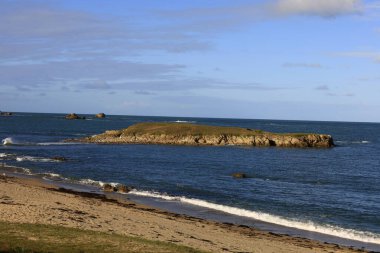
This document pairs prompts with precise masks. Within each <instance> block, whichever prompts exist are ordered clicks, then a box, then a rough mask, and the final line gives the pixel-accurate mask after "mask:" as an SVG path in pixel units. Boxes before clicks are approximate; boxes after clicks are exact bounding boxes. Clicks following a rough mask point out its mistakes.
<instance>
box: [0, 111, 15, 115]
mask: <svg viewBox="0 0 380 253" xmlns="http://www.w3.org/2000/svg"><path fill="white" fill-rule="evenodd" d="M12 115H13V113H11V112H1V111H0V116H12Z"/></svg>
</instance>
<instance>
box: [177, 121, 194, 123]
mask: <svg viewBox="0 0 380 253" xmlns="http://www.w3.org/2000/svg"><path fill="white" fill-rule="evenodd" d="M174 122H176V123H195V122H196V121H187V120H176V121H174Z"/></svg>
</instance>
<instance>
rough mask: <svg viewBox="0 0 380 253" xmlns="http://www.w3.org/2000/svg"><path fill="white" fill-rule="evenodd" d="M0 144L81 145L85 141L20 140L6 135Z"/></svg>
mask: <svg viewBox="0 0 380 253" xmlns="http://www.w3.org/2000/svg"><path fill="white" fill-rule="evenodd" d="M1 142H2V145H4V146H11V145H13V146H58V145H83V144H85V143H77V142H37V143H36V142H20V141H17V140H15V139H13V138H12V137H7V138H5V139H3V140H2V141H1Z"/></svg>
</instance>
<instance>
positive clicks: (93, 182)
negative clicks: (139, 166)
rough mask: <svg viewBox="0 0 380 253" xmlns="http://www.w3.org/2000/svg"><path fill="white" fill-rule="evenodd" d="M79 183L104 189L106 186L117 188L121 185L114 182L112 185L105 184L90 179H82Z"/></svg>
mask: <svg viewBox="0 0 380 253" xmlns="http://www.w3.org/2000/svg"><path fill="white" fill-rule="evenodd" d="M79 183H81V184H87V185H94V186H100V187H103V186H104V185H105V184H109V185H111V186H112V187H116V186H118V185H119V183H112V182H111V183H105V182H102V181H97V180H92V179H89V178H86V179H81V180H79Z"/></svg>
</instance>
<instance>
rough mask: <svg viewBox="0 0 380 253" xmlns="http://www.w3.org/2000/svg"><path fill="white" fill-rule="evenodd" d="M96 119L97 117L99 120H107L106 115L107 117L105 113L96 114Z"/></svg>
mask: <svg viewBox="0 0 380 253" xmlns="http://www.w3.org/2000/svg"><path fill="white" fill-rule="evenodd" d="M95 117H97V118H99V119H102V118H105V117H106V115H105V114H104V113H102V112H101V113H98V114H96V115H95Z"/></svg>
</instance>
